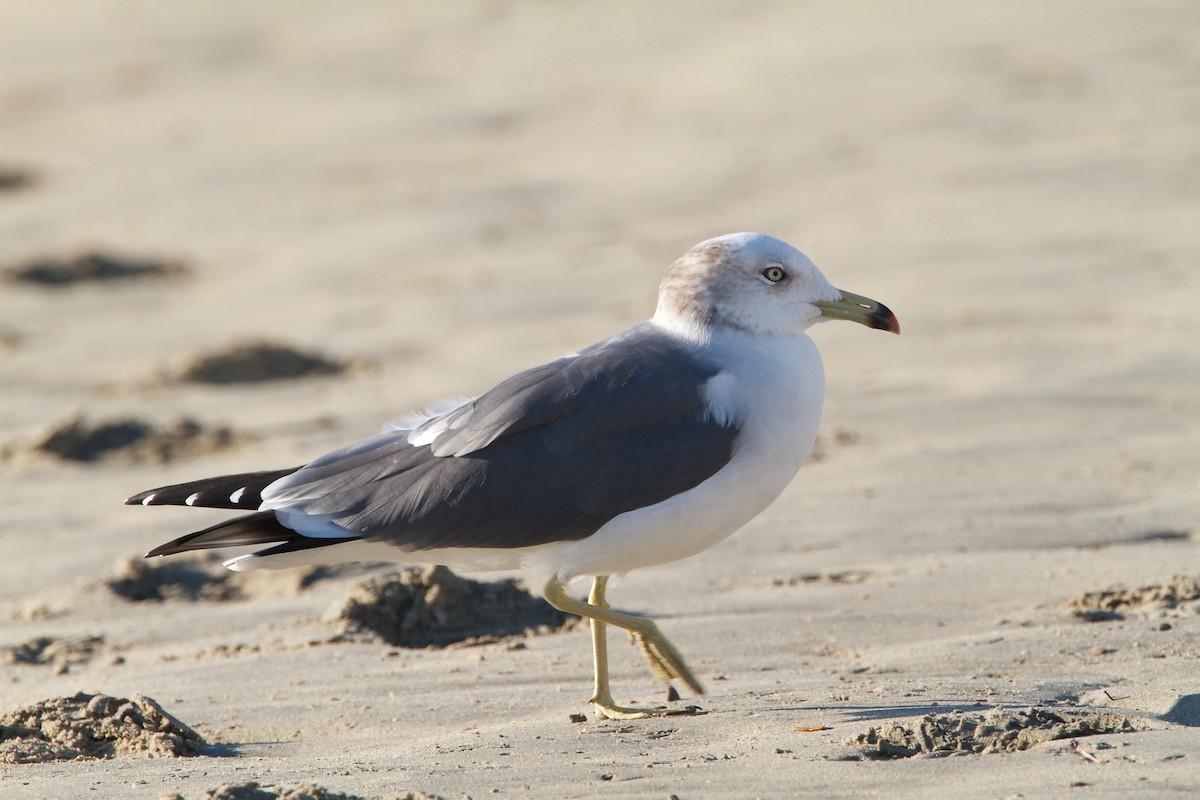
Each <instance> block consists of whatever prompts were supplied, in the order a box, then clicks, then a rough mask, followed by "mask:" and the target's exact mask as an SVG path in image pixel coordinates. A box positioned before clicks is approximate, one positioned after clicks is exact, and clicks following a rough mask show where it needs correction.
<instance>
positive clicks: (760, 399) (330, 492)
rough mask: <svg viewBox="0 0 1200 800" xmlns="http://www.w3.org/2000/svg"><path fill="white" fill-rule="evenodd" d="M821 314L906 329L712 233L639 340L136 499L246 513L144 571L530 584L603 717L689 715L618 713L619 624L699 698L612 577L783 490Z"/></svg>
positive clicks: (809, 274)
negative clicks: (376, 572)
mask: <svg viewBox="0 0 1200 800" xmlns="http://www.w3.org/2000/svg"><path fill="white" fill-rule="evenodd" d="M825 319H847V320H851V321H854V322H859V323H862V324H864V325H867V326H868V327H871V328H878V329H881V330H885V331H891V332H893V333H899V332H900V326H899V324H898V323H897V321H896V317H895V315H893V314H892V312H891V311H889V310H888V309H887V308H886V307H884V306H883V305H881V304H879V303H877V302H875V301H874V300H870V299H868V298H865V297H861V296H859V295H855V294H850V293H849V292H843V291H840V290H838V289H835V288H834V287H833V286H832V285H830V283H829V282H828V281H827V280H826V279H825V277H824V276H823V275H822V274H821V273H820V271H818V270H817V268H816V267H815V266H814V265H813V263H812V262H811V261H809V259H808V258H807V257H806V256H805V255H804V254H803V253H801V252H800V251H799V250H796V249H795V248H794V247H792V246H790V245H788V244H785V243H784V242H781V241H779V240H778V239H774V238H772V237H770V236H765V235H763V234H759V233H735V234H730V235H728V236H720V237H718V238H715V239H709V240H708V241H706V242H701V243H700V244H698V245H696V246H695V247H693V248H692V249H691V250H689V251H688V252H687V253H686V254H685V255H684V256H683V257H682V258H680V259H679V260H678V261H676V262H675V263H674V264H672V265H671V266H670V267H669V268H668V269H667V272H666V276H665V277H664V278H663V281H662V284H661V286H660V287H659V296H658V308H657V309H656V311H655V312H654V316H653V317H652V318H651V319H650V320H649V321H647V322H644V323H642V324H640V325H637V326H635V327H633V328H630V329H629V330H627V331H624V332H622V333H618V334H616V335H615V336H612V337H610V338H608V339H605V340H604V341H602V342H597V343H596V344H593V345H592V346H590V347H586V348H584V349H583V350H580V351H579V352H577V353H572V354H570V355H567V356H564V357H562V358H559V359H557V360H555V361H551V362H550V363H548V364H544V365H542V366H540V367H534V368H533V369H530V370H526V371H525V372H521V373H519V374H517V375H514V376H513V377H511V378H509V379H508V380H505V381H503V382H502V383H500V384H499V385H498V386H496V387H495V388H493V389H491V390H490V391H488V392H485V393H484V394H482V395H480V396H479V397H476V398H474V399H472V400H468V401H466V402H463V403H461V404H459V405H456V406H454V407H453V408H451V409H450V410H448V411H445V412H443V413H438V414H431V415H428V416H425V417H422V418H417V419H415V420H412V421H411V422H409V423H407V424H402V425H395V426H393V427H391V428H389V429H387V430H385V431H384V432H383V433H380V434H378V435H376V436H373V437H371V438H369V439H366V440H364V441H362V442H359V443H358V444H354V445H351V446H350V447H347V448H345V449H342V450H338V451H336V452H334V453H330V454H329V455H326V456H322V457H321V458H318V459H317V460H316V461H313V462H311V463H309V464H306V465H304V466H302V467H295V468H291V469H282V470H273V471H267V472H250V473H244V474H239V475H224V476H220V477H216V478H208V479H206V480H200V481H194V482H191V483H184V484H178V485H175V486H166V487H163V488H160V489H152V490H150V491H148V492H143V493H141V494H138V495H135V496H133V497H131V498H129V499H128V500H127V501H126V502H127V503H129V504H141V505H148V506H150V505H189V506H205V507H213V508H228V509H235V510H239V511H249V512H251V513H249V514H246V515H243V516H239V517H236V518H234V519H232V520H230V521H228V522H223V523H221V524H219V525H214V526H213V527H211V528H208V529H206V530H202V531H199V532H197V533H190V534H188V535H186V536H183V537H181V538H179V539H176V540H174V541H172V542H169V543H167V544H164V545H162V546H161V547H157V548H155V549H154V550H152V551H151V552H150V553H149V554H148V555H149V556H161V555H171V554H174V553H182V552H185V551H188V550H201V549H206V548H214V547H249V546H255V545H271V546H270V547H267V548H265V549H261V550H257V551H255V552H253V553H250V554H247V555H242V556H239V557H237V558H234V559H231V560H229V561H227V562H225V565H226V566H227V567H229V568H230V569H232V570H250V569H259V568H271V567H279V566H292V565H298V564H308V563H314V562H328V561H356V560H395V561H405V562H417V563H430V564H444V565H447V566H451V567H457V568H461V569H467V570H509V569H522V570H524V571H525V572H526V573H527V574H533V575H536V576H538V579H539V580H544V581H545V583H544V587H543V591H542V593H543V596H544V597H545V598H546V600H547V601H548V602H549V603H550V604H551V605H553V606H554V607H556V608H559V609H561V610H563V611H566V612H570V613H572V614H578V615H580V616H583V617H587V618H588V619H590V620H591V624H592V640H593V655H594V658H595V692H594V694H593V696H592V700H591V702H592V703H593V704H594V705H595V706H596V708H597V710H598V711H599V713H600V714H602V715H603V716H606V717H610V718H630V717H643V716H658V715H662V714H668V713H677V710H675V709H671V710H668V709H665V708H627V707H622V706H618V705H617V704H616V703H615V702H614V701H613V697H612V694H611V691H610V689H609V682H608V660H607V650H606V647H605V630H606V628H605V626H606V625H615V626H617V627H619V628H624V629H626V630H627V631H629V632H630V633H631V634H632V635H633V637H634V638H635V639H636V640H637V641H638V643H639V644H640V646H641V649H642V652H643V654H644V655H645V657H646V660H647V661H648V662H649V665H650V667H651V669H652V670H653V672H654V673H655V675H657V676H658V677H659V678H661V679H662V680H663V681H665V682H668V683H669V682H670V681H672V680H673V679H678V680H680V681H682V682H683V683H684V684H685V685H686V686H687V687H688V688H689V689H691V691H693V692H695V693H697V694H702V693H703V689H702V688H701V687H700V684H699V682H698V681H697V680H696V678H695V676H693V675H692V672H691V670H690V669H688V667H687V665H686V664H685V663H684V660H683V658H682V656H680V654H679V652H678V651H677V650H676V649H675V648H674V646H672V645H671V643H670V642H668V641H667V639H666V637H665V636H663V635H662V633H661V632H660V631H659V629H658V627H657V626H656V625H655V624H654V622H652V621H650V620H649V619H645V618H642V617H637V616H633V615H630V614H626V613H622V612H619V611H616V610H613V609H612V608H610V607H609V605H608V603H607V602H606V601H605V587H606V583H607V580H608V576H610V575H614V574H622V573H626V572H628V571H629V570H632V569H637V568H639V567H649V566H653V565H655V564H662V563H665V562H668V561H674V560H676V559H680V558H684V557H686V556H690V555H693V554H694V553H698V552H700V551H701V550H704V549H706V548H709V547H712V546H713V545H714V544H716V543H717V542H720V541H721V540H722V539H724V538H725V537H727V536H729V535H730V534H731V533H733V532H734V531H736V530H737V529H738V528H740V527H742V526H743V525H745V524H746V523H747V522H749V521H750V520H751V519H752V518H754V517H755V516H756V515H757V514H759V513H760V512H761V511H762V510H763V509H765V508H766V507H767V506H768V505H770V504H771V502H772V501H773V500H774V499H775V498H776V497H777V496H778V495H779V493H780V492H782V491H783V489H784V487H786V486H787V485H788V482H789V481H791V479H792V477H793V476H794V475H795V474H796V472H797V470H799V469H800V466H801V465H802V464H803V463H804V461H805V459H807V458H808V455H809V453H810V452H811V450H812V446H813V441H814V439H815V438H816V435H817V424H818V422H819V420H820V417H821V405H822V402H823V400H824V394H825V378H824V372H823V370H822V367H821V359H820V356H819V355H818V353H817V349H816V346H815V345H814V344H813V342H812V340H811V339H809V338H808V336H807V335H806V334H805V330H806V329H808V328H809V327H810V326H811V325H813V324H814V323H816V322H819V321H821V320H825ZM577 576H591V577H592V578H593V583H592V590H591V593H590V595H589V598H588V600H587V601H586V602H585V601H582V600H578V599H575V598H573V597H571V596H569V595H568V594H567V591H566V589H565V588H564V584H565V582H567V581H569V580H570V579H572V578H574V577H577Z"/></svg>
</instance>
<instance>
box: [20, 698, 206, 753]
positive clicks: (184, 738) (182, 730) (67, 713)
mask: <svg viewBox="0 0 1200 800" xmlns="http://www.w3.org/2000/svg"><path fill="white" fill-rule="evenodd" d="M204 747H205V742H204V740H203V739H202V738H201V737H200V734H198V733H196V732H195V731H193V730H192V729H191V728H189V727H188V726H187V725H184V724H183V723H182V722H180V721H179V720H177V719H175V718H174V717H173V716H171V715H170V714H168V713H167V712H166V711H164V710H163V708H162V706H160V705H159V704H158V703H156V702H155V701H154V700H152V699H151V698H149V697H146V696H144V695H140V694H135V695H134V696H133V698H132V699H127V698H124V697H109V696H108V695H104V694H86V693H84V692H80V693H79V694H77V695H75V696H74V697H59V698H55V699H52V700H43V701H42V702H40V703H37V704H35V705H32V706H28V707H26V708H22V709H18V710H17V711H13V712H10V713H8V714H5V715H4V716H2V717H0V763H4V764H30V763H36V762H43V761H87V760H92V759H102V758H171V757H176V756H186V755H192V754H195V753H198V752H200V751H201V750H202V749H204Z"/></svg>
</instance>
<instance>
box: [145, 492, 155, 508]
mask: <svg viewBox="0 0 1200 800" xmlns="http://www.w3.org/2000/svg"><path fill="white" fill-rule="evenodd" d="M154 497H155V495H152V494H148V495H146V496H145V497H143V498H142V505H144V506H148V505H150V504H151V503H153V502H154Z"/></svg>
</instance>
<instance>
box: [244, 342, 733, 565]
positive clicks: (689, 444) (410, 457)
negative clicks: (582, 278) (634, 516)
mask: <svg viewBox="0 0 1200 800" xmlns="http://www.w3.org/2000/svg"><path fill="white" fill-rule="evenodd" d="M718 371H719V368H718V367H717V366H715V365H714V364H711V363H708V362H706V361H705V360H704V359H703V358H702V357H701V356H699V355H698V354H696V353H695V352H693V351H689V350H687V349H685V348H684V347H683V346H681V345H680V344H679V343H677V342H676V341H674V340H673V339H671V338H670V337H668V336H666V335H664V334H662V333H661V332H659V331H658V330H657V329H655V328H653V327H652V326H649V325H643V326H639V327H638V328H634V329H632V330H631V331H629V332H627V333H626V334H624V335H622V336H619V337H615V338H613V339H610V340H607V341H605V342H602V343H600V344H598V345H593V346H592V347H590V348H588V349H586V350H584V351H582V352H580V353H579V354H578V355H575V356H570V357H567V358H562V359H559V360H557V361H553V362H550V363H549V364H545V365H543V366H540V367H535V368H533V369H530V370H527V371H526V372H522V373H520V374H518V375H515V376H513V377H512V378H509V379H508V380H506V381H504V382H503V383H501V384H499V385H498V386H496V387H495V388H494V389H492V390H491V391H489V392H487V393H486V394H484V395H481V396H480V397H478V398H476V399H475V400H473V401H471V402H469V403H466V404H464V405H462V406H460V407H458V408H456V409H454V410H453V411H450V412H448V413H447V414H445V415H442V416H441V417H438V418H435V419H434V420H431V421H430V423H427V426H428V427H426V426H422V427H421V428H417V429H416V430H414V431H412V432H411V433H412V434H414V436H413V438H414V441H418V442H420V441H422V434H424V440H425V443H422V444H412V443H410V442H409V437H410V431H395V432H391V433H385V434H381V435H379V436H376V437H374V438H372V439H368V440H366V441H364V442H362V443H360V444H358V445H355V446H353V447H350V448H346V449H345V450H341V451H338V452H336V453H332V454H330V455H328V456H325V457H324V458H321V459H318V460H317V461H314V462H313V463H312V464H309V465H308V466H306V467H304V468H302V469H300V470H299V471H297V472H295V473H293V474H292V475H289V476H287V477H285V478H282V479H280V480H279V481H277V482H276V483H275V484H272V485H271V486H270V487H268V488H267V489H266V490H264V492H263V498H264V500H265V503H264V505H263V508H264V509H274V510H276V512H277V513H279V514H280V518H281V520H283V521H284V522H285V524H288V525H289V526H292V527H295V528H296V529H297V530H299V531H300V532H304V530H305V526H304V525H303V524H302V522H303V520H301V521H297V519H296V516H295V515H296V514H300V515H303V516H305V517H308V518H310V521H313V522H316V521H326V520H327V521H328V522H330V523H332V524H333V525H336V526H337V528H336V529H334V530H331V531H329V533H330V534H332V535H337V534H338V532H339V531H341V532H346V531H349V532H352V533H353V534H356V535H358V536H361V537H362V538H363V539H366V540H369V541H384V542H388V543H391V544H394V545H396V546H398V547H399V548H401V549H402V550H405V551H410V552H411V551H416V550H427V549H433V548H443V547H499V548H507V547H524V546H529V545H535V544H543V543H546V542H551V541H559V540H569V539H582V538H584V537H586V536H589V535H591V534H592V533H594V532H595V531H596V530H598V529H599V528H600V527H601V526H603V525H604V524H605V523H606V522H608V521H609V520H611V519H612V518H613V517H616V516H617V515H619V514H622V513H624V512H626V511H631V510H633V509H637V508H642V507H644V506H649V505H653V504H655V503H658V502H661V501H663V500H666V499H667V498H669V497H672V496H674V495H676V494H679V493H680V492H683V491H686V490H688V489H690V488H692V487H694V486H697V485H698V484H700V483H702V482H703V481H705V480H706V479H708V478H709V477H711V476H712V475H713V474H715V473H716V472H717V471H718V470H719V469H721V467H723V466H724V465H725V464H726V463H728V461H729V458H730V453H731V451H732V448H733V442H734V439H735V437H736V435H737V429H736V427H734V426H733V425H722V424H719V423H717V422H715V421H713V420H712V419H711V418H709V416H708V415H707V414H706V413H705V409H706V403H705V400H704V398H703V396H702V391H703V386H704V384H705V382H706V381H707V380H708V379H709V378H711V377H712V376H713V375H715V374H716V373H717V372H718ZM422 428H425V430H422ZM443 453H444V454H445V455H443ZM312 518H316V520H313V519H312Z"/></svg>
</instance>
